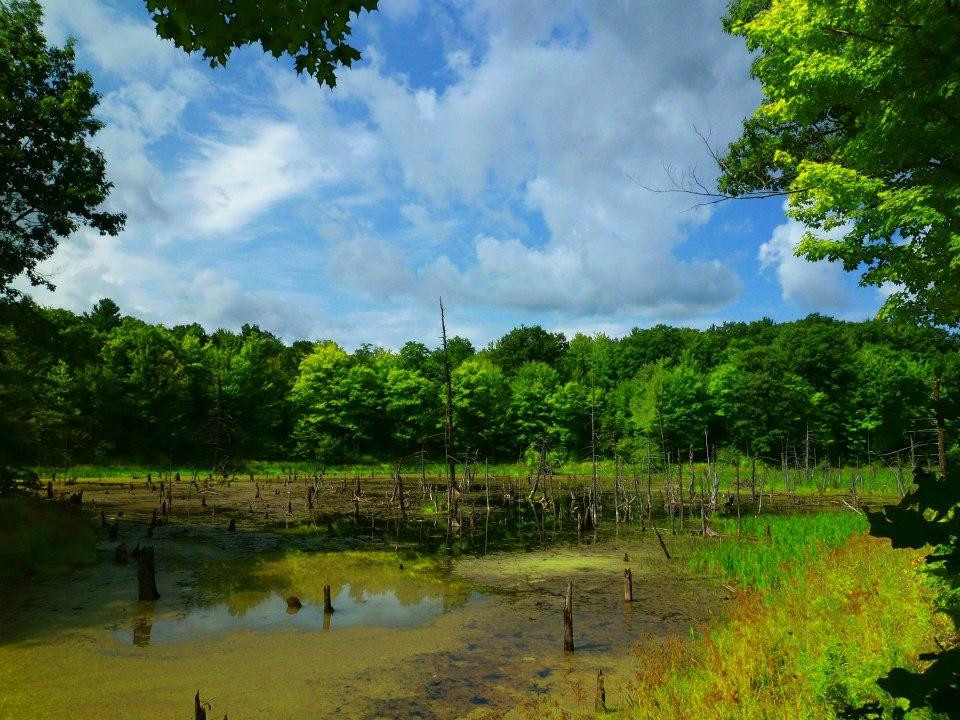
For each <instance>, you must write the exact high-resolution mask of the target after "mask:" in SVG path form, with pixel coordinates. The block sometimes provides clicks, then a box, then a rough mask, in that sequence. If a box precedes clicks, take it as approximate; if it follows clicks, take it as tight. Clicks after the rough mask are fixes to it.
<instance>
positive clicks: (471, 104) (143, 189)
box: [31, 0, 882, 347]
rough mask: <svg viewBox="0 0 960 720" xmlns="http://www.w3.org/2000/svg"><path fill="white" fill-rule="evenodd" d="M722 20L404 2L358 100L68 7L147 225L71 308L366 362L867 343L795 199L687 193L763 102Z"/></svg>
mask: <svg viewBox="0 0 960 720" xmlns="http://www.w3.org/2000/svg"><path fill="white" fill-rule="evenodd" d="M725 4H726V2H725V0H716V1H714V0H710V1H700V0H698V1H696V2H695V1H693V0H689V1H687V0H681V1H678V2H675V3H664V2H653V1H650V0H648V1H640V0H637V1H636V2H627V1H626V0H622V1H620V0H618V1H614V0H610V1H609V2H602V3H597V2H582V3H581V2H567V1H564V0H529V1H526V2H523V3H506V2H502V1H501V0H487V1H486V2H481V1H478V2H470V1H467V0H456V1H451V2H428V1H427V0H383V2H382V3H381V11H380V12H377V13H374V14H366V15H364V16H362V17H361V18H359V19H358V20H356V21H355V22H354V44H355V45H356V46H357V47H358V48H360V49H361V50H362V51H363V55H364V59H363V60H362V61H361V62H360V63H358V64H356V65H355V66H354V68H353V69H352V70H341V72H340V73H339V82H338V85H337V88H336V89H335V90H334V91H330V90H329V89H327V88H321V87H320V86H319V85H318V84H317V83H316V82H315V81H314V80H312V79H311V78H308V77H297V76H296V74H295V73H294V72H293V70H292V67H291V64H290V63H289V62H287V61H279V62H278V61H275V60H273V59H272V58H269V57H266V56H264V55H263V54H262V53H261V52H260V51H259V50H256V49H253V48H249V49H244V50H242V51H239V52H236V53H235V54H234V56H232V57H231V60H230V63H229V65H228V67H227V68H225V69H224V68H217V69H211V68H209V67H208V66H207V65H206V64H205V63H204V62H203V61H202V60H201V59H200V58H198V57H188V56H187V55H186V54H184V53H182V52H181V51H179V50H177V49H175V48H174V47H173V46H172V45H171V44H170V43H167V42H164V41H161V40H159V39H158V38H156V36H155V35H154V33H153V30H152V25H151V24H150V21H149V18H148V17H147V13H146V10H145V9H144V8H143V4H142V3H141V2H139V1H131V0H84V2H82V3H76V2H74V1H73V0H44V6H45V8H46V12H47V18H46V29H47V34H48V36H49V38H50V40H51V41H53V42H58V43H59V42H62V41H63V39H64V38H66V37H67V36H68V35H72V36H75V37H76V38H77V43H78V64H79V66H81V67H83V68H85V69H88V70H89V71H90V72H91V73H92V74H93V76H94V80H95V83H96V86H97V88H98V89H99V91H100V92H101V93H102V95H103V100H102V102H101V105H100V108H99V115H100V117H101V118H102V119H103V120H104V122H105V123H106V127H105V129H104V130H103V131H102V132H101V133H100V134H99V135H98V136H97V139H96V140H97V143H98V144H99V145H100V147H102V149H103V151H104V153H105V154H106V157H107V160H108V165H109V174H110V178H111V180H112V181H113V182H114V183H115V186H116V187H115V190H114V192H113V195H112V197H111V200H110V204H111V206H112V207H113V208H116V209H121V210H123V211H124V212H126V213H127V214H128V218H129V219H128V223H127V229H126V230H125V231H124V232H123V233H122V234H121V235H120V236H119V237H117V238H102V237H99V236H97V235H96V234H95V233H90V232H86V231H81V232H79V233H77V234H76V236H74V237H72V238H70V239H69V240H68V241H66V242H64V243H63V244H62V245H61V247H60V248H59V249H58V250H57V252H56V254H55V255H54V256H53V257H52V258H51V259H50V260H48V261H46V263H45V264H44V266H43V271H44V272H45V273H46V274H48V275H49V276H50V277H51V278H52V279H53V280H54V282H55V283H56V284H57V290H56V291H55V292H53V293H50V292H47V291H43V290H33V291H31V292H32V293H33V295H34V297H35V298H36V299H37V300H38V301H40V302H42V303H44V304H48V305H57V306H63V307H69V308H71V309H74V310H77V311H82V310H85V309H87V308H89V307H90V306H91V305H92V304H93V302H95V301H96V300H97V299H98V298H100V297H112V298H113V299H114V300H116V301H117V302H118V303H120V305H121V307H122V308H123V310H124V311H125V312H128V313H131V314H135V315H138V316H140V317H143V318H144V319H147V320H150V321H162V322H165V323H170V324H174V323H184V322H200V323H201V324H203V325H204V326H205V327H207V328H208V329H210V330H212V329H215V328H217V327H228V328H238V327H239V326H240V325H241V324H242V323H244V322H251V323H256V324H259V325H260V326H261V327H263V328H265V329H270V330H272V331H274V332H277V333H278V334H280V335H282V336H283V337H285V338H287V339H297V338H306V339H321V338H332V339H334V340H337V341H338V342H341V343H342V344H344V345H346V346H347V347H355V346H356V345H358V344H360V343H362V342H373V343H376V344H381V345H385V346H389V347H398V346H399V345H400V344H402V343H403V342H404V341H406V340H408V339H419V340H424V341H426V342H427V343H428V344H434V342H435V339H436V337H437V335H438V333H439V318H438V312H437V298H438V297H439V296H440V295H442V296H443V297H444V302H445V304H446V306H447V308H448V314H449V323H450V328H451V331H452V332H454V333H456V334H461V335H465V336H467V337H470V338H471V339H472V340H473V341H474V342H475V343H477V344H485V343H486V342H488V341H489V340H491V339H494V338H496V337H498V336H499V335H501V334H502V333H504V332H505V331H507V330H509V329H510V328H512V327H515V326H517V325H519V324H521V323H525V324H534V323H539V324H542V325H543V326H544V327H547V328H548V329H553V330H562V331H564V332H566V333H568V334H569V335H572V333H573V332H575V331H578V330H581V331H584V332H588V333H593V332H599V331H602V332H606V333H608V334H611V335H620V334H623V333H625V332H627V331H629V329H630V328H631V327H633V326H635V325H639V326H641V327H644V326H649V325H653V324H656V323H658V322H667V323H671V324H678V325H691V326H696V327H704V326H707V325H710V324H711V323H716V322H723V321H724V320H750V319H756V318H759V317H762V316H770V317H773V318H774V319H778V320H786V319H791V318H795V317H801V316H803V315H806V314H807V313H809V312H824V313H829V314H832V315H836V316H839V317H844V318H851V319H860V318H864V317H868V316H871V315H873V314H874V313H875V312H876V310H877V308H878V306H879V304H880V302H881V300H882V297H881V295H880V294H879V293H878V292H877V291H876V290H875V289H864V288H859V287H857V283H856V277H855V276H850V275H847V274H844V273H843V272H842V270H841V269H840V268H838V267H835V266H833V265H831V264H829V263H816V264H812V263H808V262H806V261H803V260H800V259H798V258H795V257H794V256H793V254H792V248H793V246H794V245H795V244H796V242H797V241H798V240H799V238H800V236H801V234H802V232H803V228H802V227H800V226H798V225H797V224H796V223H793V222H791V221H788V220H787V218H786V217H785V215H784V212H783V206H782V203H781V202H780V201H778V200H768V201H749V202H731V203H725V204H721V205H715V206H711V207H709V208H706V207H695V205H696V200H695V198H691V197H689V196H684V195H678V194H670V193H667V194H662V193H652V192H649V191H647V190H645V189H644V188H643V187H641V186H640V185H639V184H638V183H637V182H635V181H634V180H633V179H632V178H635V179H637V180H639V181H641V182H642V183H644V184H646V185H649V186H657V187H666V186H669V184H670V180H669V176H668V171H669V169H671V168H672V169H674V170H675V171H677V172H683V171H684V170H685V169H687V168H691V167H696V168H697V172H698V173H699V175H701V176H702V177H703V178H704V180H705V181H706V182H707V183H708V184H712V182H713V179H714V178H715V170H714V168H713V166H712V164H711V160H710V157H709V154H708V153H707V151H706V149H705V148H704V146H703V144H702V142H701V141H700V139H699V138H698V136H697V130H699V131H701V132H704V133H707V134H709V136H710V139H711V143H712V144H713V145H715V146H718V147H722V146H723V145H724V144H725V143H726V142H729V141H730V140H731V139H733V138H734V137H735V136H736V134H737V131H738V128H739V124H740V121H741V120H742V118H743V117H744V116H745V115H747V114H749V112H750V111H751V110H752V109H753V107H755V105H756V104H757V102H758V101H759V98H760V94H759V89H758V87H757V86H756V84H755V83H754V81H752V80H751V79H750V77H749V56H748V54H747V52H746V50H745V49H744V47H743V45H742V43H741V41H739V40H738V39H736V38H730V37H728V36H725V35H724V34H723V32H722V30H721V27H720V21H719V18H720V15H721V13H722V11H723V8H724V6H725Z"/></svg>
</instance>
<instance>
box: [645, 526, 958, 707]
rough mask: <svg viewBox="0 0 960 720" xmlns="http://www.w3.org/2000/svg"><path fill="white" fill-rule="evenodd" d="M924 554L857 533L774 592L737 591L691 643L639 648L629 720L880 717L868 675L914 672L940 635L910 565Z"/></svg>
mask: <svg viewBox="0 0 960 720" xmlns="http://www.w3.org/2000/svg"><path fill="white" fill-rule="evenodd" d="M814 527H823V526H822V525H819V524H818V525H815V526H814ZM827 532H828V533H829V532H831V531H827ZM833 537H836V536H833ZM820 547H821V548H823V547H825V546H824V545H822V544H821V545H820ZM921 555H922V552H920V551H904V550H892V549H891V548H890V546H889V544H888V543H884V542H882V541H879V540H876V539H874V538H870V537H867V536H865V535H855V536H853V537H852V538H851V539H850V540H849V541H848V542H846V543H845V544H843V546H842V547H840V548H834V549H832V550H822V551H821V553H820V554H819V556H818V557H816V559H814V560H808V562H807V564H806V565H802V566H800V567H795V568H794V570H793V572H791V573H789V574H788V575H786V576H781V577H780V579H781V582H780V584H779V585H778V586H776V587H775V588H772V589H771V588H770V587H769V583H768V589H767V590H765V591H762V592H760V591H746V592H743V593H741V594H740V595H739V596H738V597H737V598H736V600H735V601H734V602H733V604H732V607H731V612H730V616H729V618H728V619H727V620H726V621H725V622H724V623H722V624H720V625H718V626H716V627H713V628H708V629H706V630H705V631H704V633H703V636H702V637H701V639H700V640H698V641H697V642H695V643H693V644H692V645H685V644H684V643H682V642H679V641H675V642H667V643H664V644H661V645H656V646H650V647H647V648H645V649H642V650H639V651H638V655H637V663H636V672H635V678H634V681H633V682H632V683H631V685H630V687H629V689H628V700H627V704H628V705H629V706H630V707H629V712H628V713H626V714H627V715H628V716H630V717H633V718H664V719H669V718H678V719H679V718H690V717H696V718H699V719H701V720H710V719H712V718H771V719H772V720H774V719H776V720H779V719H783V720H787V719H788V718H789V719H790V720H803V719H806V718H809V719H810V720H813V719H814V718H817V719H818V720H819V719H820V718H839V717H848V716H846V715H844V713H845V712H846V709H847V707H848V706H856V705H862V704H864V703H867V702H879V703H880V704H881V705H882V706H883V707H884V709H885V713H884V716H885V717H889V716H890V715H889V713H890V712H891V711H892V709H893V707H894V701H893V700H892V698H890V697H889V696H887V695H886V694H885V693H883V691H881V690H880V689H879V688H878V687H877V685H876V684H875V680H876V678H878V677H881V676H883V675H885V674H886V673H887V672H888V671H889V669H890V668H891V667H895V666H906V667H917V665H918V664H919V660H918V654H919V653H921V652H924V651H927V650H929V649H930V646H931V644H932V638H933V637H934V636H935V635H936V634H937V632H938V622H939V620H938V618H935V616H934V611H933V603H932V594H933V591H932V588H931V587H930V586H929V584H928V582H929V579H928V578H924V577H922V576H921V575H920V574H919V573H918V572H917V570H916V567H915V565H916V563H917V562H918V561H919V558H920V557H921ZM751 567H752V566H751V565H746V566H745V568H747V573H748V574H747V576H748V577H749V576H750V573H752V570H751V569H750V568H751ZM944 630H945V629H944V628H940V632H943V631H944ZM910 717H915V718H921V717H929V716H928V715H925V714H922V713H917V714H911V715H910Z"/></svg>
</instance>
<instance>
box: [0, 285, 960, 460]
mask: <svg viewBox="0 0 960 720" xmlns="http://www.w3.org/2000/svg"><path fill="white" fill-rule="evenodd" d="M438 345H439V343H438ZM957 349H958V338H957V336H955V335H953V334H951V333H948V332H945V331H942V330H938V329H934V328H927V327H921V326H916V325H904V324H897V323H895V322H892V321H881V320H870V321H865V322H843V321H839V320H835V319H832V318H829V317H824V316H820V315H810V316H808V317H806V318H804V319H802V320H798V321H794V322H786V323H774V322H773V321H771V320H769V319H763V320H758V321H755V322H749V323H743V322H728V323H724V324H723V325H718V326H713V327H710V328H709V329H706V330H696V329H692V328H682V327H669V326H666V325H658V326H656V327H652V328H648V329H640V328H634V329H633V330H632V331H631V332H630V333H629V334H627V335H625V336H623V337H621V338H610V337H607V336H605V335H602V334H599V335H595V336H593V337H590V336H587V335H584V334H579V333H578V334H577V335H575V336H574V337H573V338H571V339H568V338H566V337H565V336H564V335H563V334H561V333H551V332H548V331H546V330H544V329H543V328H542V327H540V326H533V327H526V326H522V327H518V328H515V329H513V330H511V331H510V332H508V333H506V334H505V335H504V336H503V337H501V338H499V339H498V340H496V341H494V342H491V343H490V344H489V345H488V346H486V347H484V348H479V349H478V348H476V347H475V346H474V345H473V344H472V343H471V342H470V341H469V340H467V339H466V338H462V337H453V338H451V339H450V340H449V342H448V353H449V359H450V367H451V384H452V389H453V405H452V410H453V425H454V429H455V432H454V453H455V454H456V456H457V457H458V458H468V457H469V458H476V459H489V460H491V461H518V460H522V459H523V458H524V457H525V456H527V455H528V454H530V453H538V452H539V451H540V449H541V448H542V447H543V446H546V449H547V450H548V452H549V453H550V454H551V455H552V456H553V457H554V458H555V459H556V460H557V461H571V460H578V459H584V458H589V457H591V455H592V454H593V453H597V454H599V455H600V456H602V457H614V456H618V457H621V458H623V459H625V460H628V461H630V460H637V459H639V458H641V457H644V456H645V455H646V454H647V453H650V454H651V455H658V456H664V455H665V454H666V453H672V454H673V456H674V457H677V453H679V454H681V455H682V456H683V457H686V456H687V454H688V452H689V450H690V448H693V449H694V451H695V452H696V453H697V455H698V456H699V457H703V454H704V453H705V447H707V446H709V447H711V448H716V447H730V448H735V449H737V450H738V451H739V452H740V453H742V454H749V455H751V456H754V457H758V458H761V459H764V458H765V459H767V460H769V461H772V462H776V463H779V462H780V460H781V458H782V457H783V453H784V452H785V451H790V450H792V451H793V452H796V449H797V448H803V450H802V451H803V453H804V454H805V456H806V455H807V454H809V453H810V448H812V449H813V453H814V456H815V458H816V459H817V460H829V461H830V462H833V463H838V462H867V461H870V460H871V459H872V458H876V457H880V456H883V455H885V454H886V455H889V454H891V453H895V452H896V451H898V450H901V449H904V450H905V449H906V448H908V447H909V446H910V445H911V444H913V446H914V447H917V446H924V445H928V444H929V442H930V440H931V437H932V434H931V417H932V415H933V410H932V408H931V404H930V388H931V381H932V379H933V378H934V377H940V378H942V387H943V392H942V397H941V403H940V406H941V412H942V413H943V414H944V416H945V417H946V418H947V422H948V426H954V425H956V422H957V419H958V417H960V413H958V410H960V405H958V395H960V393H957V392H956V391H955V390H954V388H956V387H958V386H960V354H958V353H957ZM443 382H444V363H443V355H442V350H441V349H440V348H439V347H428V346H427V345H425V344H424V343H421V342H417V341H410V342H407V343H406V344H404V345H403V346H402V347H401V348H400V349H399V350H396V351H394V350H389V349H385V348H380V347H374V346H372V345H361V346H360V347H358V348H357V349H355V350H354V351H352V352H348V351H347V350H345V349H344V348H342V347H341V346H339V345H338V344H337V343H335V342H333V341H332V340H324V341H320V342H307V341H297V342H293V343H286V342H283V341H282V340H281V339H279V338H278V337H277V336H275V335H273V334H271V333H270V332H267V331H265V330H261V329H260V328H259V327H257V326H256V325H244V326H243V327H242V329H241V330H240V331H239V332H231V331H228V330H223V329H219V330H216V331H215V332H212V333H208V332H207V331H206V330H204V328H203V327H201V326H200V325H198V324H192V325H177V326H174V327H165V326H163V325H157V324H149V323H146V322H144V321H142V320H140V319H137V318H135V317H131V316H123V315H122V314H121V311H120V308H119V307H118V306H117V305H116V303H114V302H113V301H112V300H109V299H103V300H100V301H99V302H98V303H97V304H96V305H94V306H93V308H91V310H90V311H88V312H86V313H82V314H75V313H73V312H71V311H68V310H62V309H53V308H44V307H40V306H38V305H37V304H35V303H34V302H33V301H32V300H30V299H29V298H20V299H17V300H8V301H5V302H3V303H0V407H2V408H3V411H2V412H0V436H2V437H3V438H4V442H3V443H0V464H5V465H11V466H27V465H36V464H43V465H54V466H65V467H69V466H71V465H73V464H77V463H114V462H134V463H172V464H177V463H185V462H193V463H199V464H203V465H212V466H214V467H223V468H226V467H231V466H232V467H242V465H243V463H244V461H246V460H252V459H283V458H292V457H296V458H302V459H307V460H312V461H315V462H317V463H318V464H329V463H347V462H363V461H374V460H379V461H386V460H391V461H392V460H395V459H397V458H401V457H408V456H413V455H417V454H423V455H424V456H426V457H427V458H428V459H433V460H442V459H443V453H444V451H443V427H444V393H443ZM591 428H594V430H593V432H591ZM949 437H952V438H953V437H957V433H956V432H951V433H949ZM805 459H806V457H805ZM905 460H906V458H905Z"/></svg>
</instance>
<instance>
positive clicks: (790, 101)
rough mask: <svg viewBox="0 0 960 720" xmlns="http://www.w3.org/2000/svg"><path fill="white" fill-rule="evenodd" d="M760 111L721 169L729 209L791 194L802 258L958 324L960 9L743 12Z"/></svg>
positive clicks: (917, 3)
mask: <svg viewBox="0 0 960 720" xmlns="http://www.w3.org/2000/svg"><path fill="white" fill-rule="evenodd" d="M725 26H726V28H727V30H728V31H729V32H731V33H733V34H735V35H739V36H742V37H743V38H744V39H745V40H746V45H747V47H748V49H750V50H751V51H752V52H755V53H756V57H755V60H754V62H753V68H752V74H753V76H754V77H755V78H757V79H758V80H759V81H760V84H761V87H762V89H763V95H764V97H763V100H762V102H761V104H760V106H759V107H758V108H757V109H756V110H755V111H754V113H753V114H752V115H751V116H750V117H749V118H747V119H746V120H745V121H744V124H743V132H742V134H741V136H740V138H738V139H737V140H736V141H734V142H733V143H732V144H730V146H729V147H728V148H727V152H726V153H725V154H724V155H723V156H722V157H718V158H717V159H718V161H719V165H720V170H721V173H722V174H721V177H720V179H719V182H718V188H717V189H718V191H719V193H718V197H751V196H755V195H757V194H761V195H762V194H770V195H776V194H781V195H784V196H786V197H787V198H788V210H787V212H788V214H789V215H790V216H791V217H792V218H794V219H796V220H798V221H800V222H802V223H803V224H804V225H806V226H807V227H808V228H809V229H810V231H809V232H808V233H807V235H806V236H805V237H804V239H803V241H802V242H801V243H800V245H799V247H798V248H797V252H798V254H799V255H802V256H804V257H806V258H807V259H809V260H814V261H815V260H822V259H829V260H836V261H840V262H842V263H843V266H844V268H845V269H846V270H848V271H861V272H862V277H861V283H862V284H864V285H874V286H878V287H882V288H884V291H885V293H886V294H888V296H889V299H888V301H887V303H886V305H885V308H884V309H885V312H887V313H900V314H904V315H906V316H908V317H910V318H911V319H919V320H921V321H927V322H933V323H936V324H943V325H950V326H957V325H960V164H958V158H960V5H958V4H957V3H951V2H945V1H931V0H883V1H882V2H881V1H879V0H868V1H866V2H836V0H774V1H773V2H771V1H770V0H735V1H734V2H733V3H732V4H731V6H730V9H729V11H728V14H727V16H726V18H725Z"/></svg>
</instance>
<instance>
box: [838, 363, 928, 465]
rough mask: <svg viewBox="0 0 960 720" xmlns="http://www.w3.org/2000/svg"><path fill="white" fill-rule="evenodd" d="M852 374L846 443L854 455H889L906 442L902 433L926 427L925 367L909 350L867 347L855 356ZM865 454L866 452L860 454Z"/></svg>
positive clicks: (926, 390) (926, 383) (926, 391)
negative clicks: (853, 380)
mask: <svg viewBox="0 0 960 720" xmlns="http://www.w3.org/2000/svg"><path fill="white" fill-rule="evenodd" d="M854 362H855V365H856V368H857V378H856V381H855V382H854V383H853V385H852V387H851V389H850V412H849V414H848V416H847V422H846V434H847V439H846V443H845V444H846V446H847V447H848V448H850V449H851V450H853V451H854V452H856V453H858V455H859V454H865V453H866V451H867V448H868V445H867V443H869V449H870V450H871V451H872V452H873V453H889V452H894V451H896V450H899V449H900V448H903V447H904V446H905V445H906V434H907V432H908V431H909V430H911V429H913V428H917V427H922V428H923V429H924V430H926V429H927V427H928V425H929V422H928V420H927V416H928V415H929V410H928V405H929V397H930V377H931V372H930V368H929V367H928V366H926V365H925V364H924V363H921V362H918V361H916V360H915V359H914V358H913V357H911V356H910V355H909V354H908V353H905V352H902V351H897V350H891V349H889V348H886V347H883V346H882V345H867V346H864V347H862V348H860V349H859V350H858V351H857V353H856V355H855V356H854ZM861 456H865V455H861Z"/></svg>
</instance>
